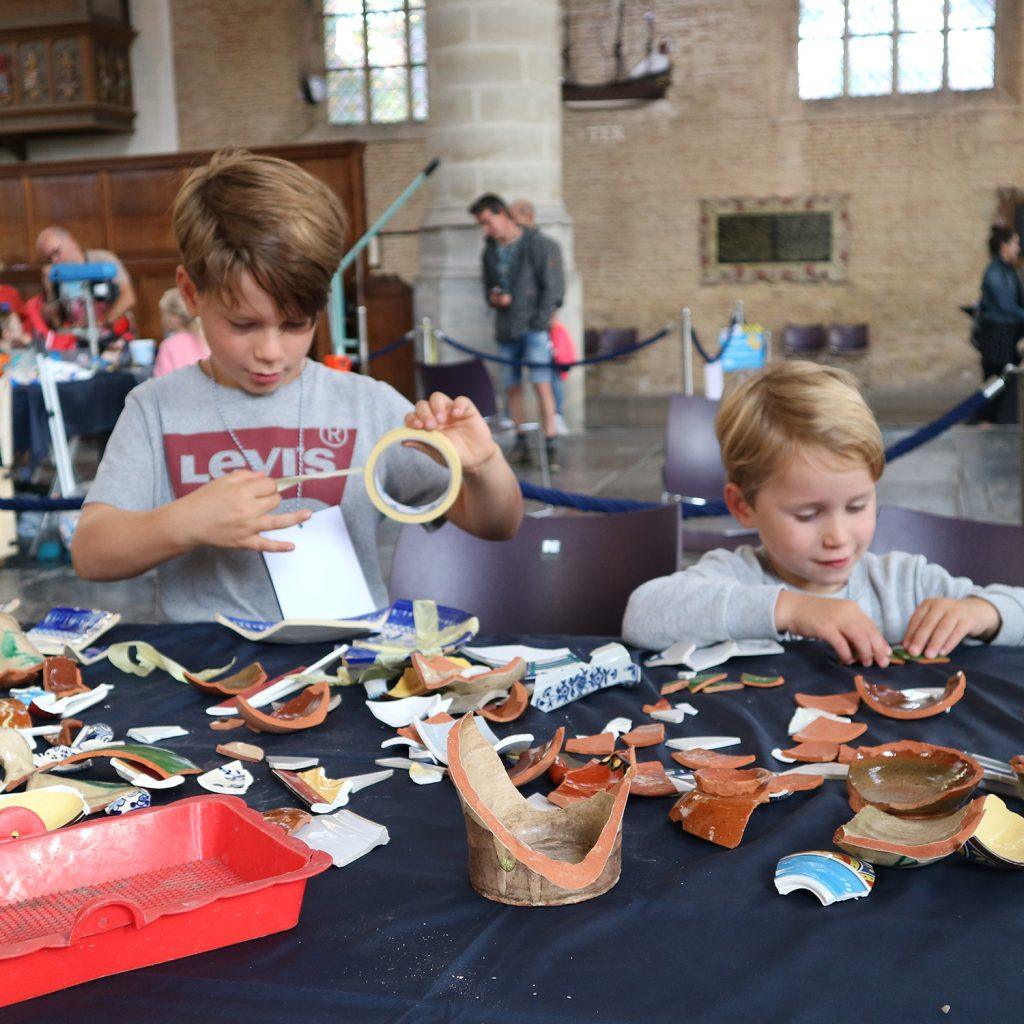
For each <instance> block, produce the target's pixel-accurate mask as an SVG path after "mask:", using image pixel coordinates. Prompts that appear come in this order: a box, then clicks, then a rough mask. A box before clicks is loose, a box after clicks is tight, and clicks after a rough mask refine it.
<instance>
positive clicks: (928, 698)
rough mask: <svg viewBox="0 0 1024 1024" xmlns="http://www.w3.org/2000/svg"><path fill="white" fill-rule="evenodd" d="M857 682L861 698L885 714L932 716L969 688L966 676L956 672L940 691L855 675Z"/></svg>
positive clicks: (855, 681)
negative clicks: (905, 687) (907, 687)
mask: <svg viewBox="0 0 1024 1024" xmlns="http://www.w3.org/2000/svg"><path fill="white" fill-rule="evenodd" d="M854 683H855V685H856V687H857V692H858V693H859V694H860V696H861V699H862V700H863V701H864V703H865V704H867V706H868V707H869V708H871V710H872V711H874V712H876V713H878V714H879V715H884V716H885V717H886V718H902V719H913V718H931V716H932V715H940V714H942V712H943V711H948V710H949V709H950V708H951V707H952V706H953V705H954V704H956V703H958V702H959V701H960V699H961V698H962V697H963V695H964V693H965V692H966V691H967V676H965V675H964V673H963V672H956V673H954V674H953V675H951V676H950V677H949V678H948V679H947V680H946V685H945V686H944V687H943V688H942V689H941V690H939V691H937V692H936V691H934V690H925V691H923V692H922V691H913V690H896V689H893V688H892V687H891V686H885V685H883V684H882V683H869V682H868V681H867V680H866V679H865V678H864V677H863V676H856V677H855V678H854Z"/></svg>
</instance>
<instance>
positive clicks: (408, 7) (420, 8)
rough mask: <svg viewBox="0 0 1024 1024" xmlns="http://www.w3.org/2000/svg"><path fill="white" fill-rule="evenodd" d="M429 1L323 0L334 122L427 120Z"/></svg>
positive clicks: (330, 114)
mask: <svg viewBox="0 0 1024 1024" xmlns="http://www.w3.org/2000/svg"><path fill="white" fill-rule="evenodd" d="M424 2H425V0H323V14H324V57H325V59H326V64H327V119H328V120H329V121H330V122H331V124H398V123H401V122H403V121H425V120H426V117H427V32H426V24H425V13H424Z"/></svg>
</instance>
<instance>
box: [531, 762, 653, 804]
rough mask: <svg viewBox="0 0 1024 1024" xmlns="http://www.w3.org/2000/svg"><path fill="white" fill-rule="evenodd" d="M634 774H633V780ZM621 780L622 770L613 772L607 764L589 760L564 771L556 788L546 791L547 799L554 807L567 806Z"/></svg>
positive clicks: (608, 787) (610, 787) (612, 786)
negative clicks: (579, 766) (571, 769)
mask: <svg viewBox="0 0 1024 1024" xmlns="http://www.w3.org/2000/svg"><path fill="white" fill-rule="evenodd" d="M635 778H636V776H635V775H634V781H635ZM621 781H622V772H613V771H612V770H611V769H610V768H609V767H608V765H607V764H602V763H601V762H600V761H591V762H590V763H589V764H586V765H584V766H583V767H582V768H577V769H576V770H575V771H571V772H566V773H565V776H564V778H563V779H562V781H561V782H560V783H559V785H558V788H557V789H555V790H553V791H552V792H550V793H548V800H549V801H550V802H551V803H553V804H554V805H555V806H556V807H568V806H569V805H570V804H574V803H576V802H577V801H579V800H586V799H588V798H589V797H592V796H593V795H594V794H595V793H605V792H608V791H610V790H612V789H614V788H615V787H616V786H617V785H618V784H619V782H621Z"/></svg>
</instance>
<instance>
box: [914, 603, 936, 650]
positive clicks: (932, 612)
mask: <svg viewBox="0 0 1024 1024" xmlns="http://www.w3.org/2000/svg"><path fill="white" fill-rule="evenodd" d="M941 619H942V610H941V609H940V608H936V607H934V606H933V607H931V608H929V609H928V611H927V612H926V613H925V615H924V616H923V617H922V619H921V621H920V622H919V623H918V624H917V628H916V629H915V630H914V633H913V635H912V636H911V637H910V643H909V644H907V650H908V651H909V652H910V653H911V654H914V655H917V654H920V653H921V652H922V651H923V650H924V648H925V644H927V643H928V640H929V638H930V637H931V635H932V633H934V632H935V627H936V626H937V625H938V624H939V622H940V621H941Z"/></svg>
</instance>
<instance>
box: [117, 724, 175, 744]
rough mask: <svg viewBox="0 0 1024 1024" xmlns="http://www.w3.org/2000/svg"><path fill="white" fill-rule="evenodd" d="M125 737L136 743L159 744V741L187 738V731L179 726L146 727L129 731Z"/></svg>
mask: <svg viewBox="0 0 1024 1024" xmlns="http://www.w3.org/2000/svg"><path fill="white" fill-rule="evenodd" d="M125 735H126V736H127V737H128V739H130V740H135V742H136V743H159V742H160V741H161V740H173V739H177V738H178V737H179V736H187V735H188V729H182V727H181V726H180V725H147V726H144V727H142V728H136V729H129V730H128V732H127V733H125Z"/></svg>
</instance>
